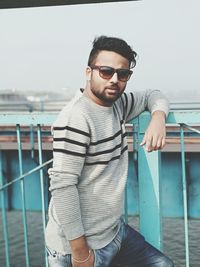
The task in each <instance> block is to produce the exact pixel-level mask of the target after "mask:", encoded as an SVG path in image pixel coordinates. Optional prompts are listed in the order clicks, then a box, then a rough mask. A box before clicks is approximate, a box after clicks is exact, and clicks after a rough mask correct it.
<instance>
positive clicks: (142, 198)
mask: <svg viewBox="0 0 200 267" xmlns="http://www.w3.org/2000/svg"><path fill="white" fill-rule="evenodd" d="M56 116H57V115H56V114H45V113H38V114H34V113H30V114H18V115H14V114H0V125H2V126H6V125H14V126H15V133H16V142H17V147H18V160H19V176H18V177H16V178H14V179H12V181H11V182H8V183H6V182H5V181H4V175H3V168H2V161H3V160H2V151H0V198H1V207H2V209H1V210H2V226H3V234H4V243H5V258H6V267H9V266H10V253H9V237H8V222H7V216H6V214H7V211H6V204H5V197H6V194H7V189H8V188H9V187H10V186H12V185H13V184H15V183H20V188H21V199H22V220H23V229H24V231H23V232H24V244H25V248H24V252H25V258H26V266H27V267H28V266H30V259H29V258H30V257H29V244H28V238H27V237H28V227H27V219H26V205H25V198H26V192H25V187H24V180H25V179H26V178H27V177H28V176H29V175H30V174H32V173H33V172H36V171H39V174H40V187H41V202H42V203H41V209H42V221H43V230H44V229H45V225H46V210H45V196H44V195H45V188H44V175H43V168H44V167H45V166H47V165H48V164H50V163H52V159H50V160H48V161H46V162H43V153H42V152H43V149H42V145H43V142H42V134H43V132H42V130H41V127H42V126H43V125H51V124H52V122H53V121H54V120H55V118H56ZM149 120H150V115H149V113H147V112H145V113H143V114H141V115H140V116H139V117H138V118H137V119H135V120H134V121H133V133H132V134H133V143H134V160H137V162H138V182H139V217H140V231H141V232H142V233H143V234H144V235H145V237H146V239H147V240H148V241H149V242H150V243H152V244H153V245H154V246H156V247H157V248H159V249H162V244H163V240H162V223H161V219H162V209H161V200H160V199H161V190H160V168H161V164H160V153H161V152H157V151H156V152H152V153H148V152H146V151H145V150H144V149H143V148H142V147H140V146H139V144H140V142H141V141H142V139H143V136H144V133H145V129H146V128H147V125H148V122H149ZM167 124H168V125H171V124H172V125H178V126H180V138H181V158H182V184H183V203H184V225H185V255H186V256H185V257H186V267H189V266H190V261H189V242H188V215H187V188H186V187H187V186H186V171H185V149H184V130H185V129H188V130H189V131H191V132H195V133H196V134H199V133H200V132H199V130H197V129H196V128H195V127H192V126H191V125H200V111H198V110H197V111H189V110H187V111H174V112H171V113H170V115H169V117H168V120H167ZM23 126H28V127H30V140H31V144H30V147H31V154H33V153H34V138H33V136H31V135H33V129H34V131H36V132H37V150H38V159H39V160H38V166H37V167H35V168H33V169H31V170H30V171H28V172H26V173H24V170H23V157H22V150H23V149H22V141H21V132H22V131H21V127H23ZM35 129H36V130H35ZM125 203H127V194H126V201H125ZM125 219H126V220H128V212H127V206H126V205H125ZM43 253H44V257H45V266H48V263H47V257H46V253H45V246H44V252H43Z"/></svg>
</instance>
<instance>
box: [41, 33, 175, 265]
mask: <svg viewBox="0 0 200 267" xmlns="http://www.w3.org/2000/svg"><path fill="white" fill-rule="evenodd" d="M135 57H136V53H135V52H134V51H133V50H132V49H131V47H130V46H129V45H128V44H127V43H126V42H125V41H124V40H121V39H118V38H112V37H105V36H101V37H99V38H98V39H95V40H94V42H93V48H92V50H91V53H90V56H89V60H88V67H87V68H86V78H87V84H86V87H85V89H84V90H81V91H79V92H78V93H77V95H76V96H75V97H74V99H73V100H72V101H71V102H70V104H68V105H67V106H66V107H65V108H64V109H63V110H62V111H61V113H60V114H59V116H58V119H57V120H56V122H55V123H54V125H53V133H54V144H53V147H54V149H53V150H54V155H53V157H54V160H53V167H52V168H51V169H50V170H49V175H50V178H51V185H50V191H51V194H52V198H51V201H50V205H49V222H48V225H47V228H46V244H47V251H48V254H49V263H50V266H51V267H53V266H57V267H58V266H60V267H61V266H63V267H71V266H73V267H100V266H101V267H110V266H123V267H125V266H129V267H133V266H134V267H147V266H148V267H171V266H173V263H172V262H171V260H170V259H168V258H167V257H166V256H165V255H163V254H162V253H161V252H160V251H158V250H156V249H155V248H154V247H152V246H151V245H150V244H148V243H147V242H146V241H145V240H144V237H143V236H142V235H140V234H139V233H138V232H136V231H135V230H134V229H132V228H131V227H130V226H129V225H126V224H125V223H124V221H123V219H122V213H123V198H124V188H125V184H126V180H127V170H128V146H127V141H126V132H125V123H126V122H127V121H129V120H131V119H132V118H134V117H136V116H138V115H139V114H140V113H141V112H143V111H144V110H145V109H148V110H149V111H150V112H151V114H152V119H151V122H150V124H149V126H148V129H147V131H146V134H145V137H144V140H143V142H142V144H141V145H146V149H147V150H148V151H152V150H157V149H160V148H162V147H163V146H164V144H165V117H166V115H167V114H168V102H167V100H166V98H165V97H164V96H163V95H162V94H161V93H160V92H159V91H157V90H155V91H144V92H133V93H124V90H125V88H126V84H127V81H128V80H129V78H130V76H131V74H132V70H131V69H132V68H133V67H134V66H135V64H136V60H135Z"/></svg>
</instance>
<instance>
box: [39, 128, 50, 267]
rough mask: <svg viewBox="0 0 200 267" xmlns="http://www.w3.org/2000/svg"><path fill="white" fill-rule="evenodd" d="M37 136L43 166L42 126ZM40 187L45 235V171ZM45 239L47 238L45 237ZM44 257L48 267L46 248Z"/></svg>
mask: <svg viewBox="0 0 200 267" xmlns="http://www.w3.org/2000/svg"><path fill="white" fill-rule="evenodd" d="M37 136H38V154H39V164H40V165H42V163H43V157H42V136H41V126H40V124H38V125H37ZM40 187H41V199H42V224H43V232H44V233H45V227H46V210H45V195H44V173H43V169H40ZM44 238H45V236H44ZM44 255H45V266H46V267H48V259H47V253H46V249H45V247H44Z"/></svg>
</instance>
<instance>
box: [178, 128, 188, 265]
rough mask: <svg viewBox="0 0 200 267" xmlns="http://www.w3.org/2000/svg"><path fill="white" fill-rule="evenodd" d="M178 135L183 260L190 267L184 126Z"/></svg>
mask: <svg viewBox="0 0 200 267" xmlns="http://www.w3.org/2000/svg"><path fill="white" fill-rule="evenodd" d="M180 135H181V165H182V183H183V208H184V230H185V258H186V267H189V266H190V260H189V233H188V205H187V182H186V166H185V146H184V126H183V124H180Z"/></svg>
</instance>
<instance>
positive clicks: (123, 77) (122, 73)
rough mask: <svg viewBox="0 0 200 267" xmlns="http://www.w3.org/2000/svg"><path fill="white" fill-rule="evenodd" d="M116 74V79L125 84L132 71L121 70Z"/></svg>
mask: <svg viewBox="0 0 200 267" xmlns="http://www.w3.org/2000/svg"><path fill="white" fill-rule="evenodd" d="M117 74H118V79H119V80H120V81H123V82H126V81H128V79H129V78H130V76H131V74H132V71H130V70H125V69H124V70H123V69H121V70H118V72H117Z"/></svg>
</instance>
